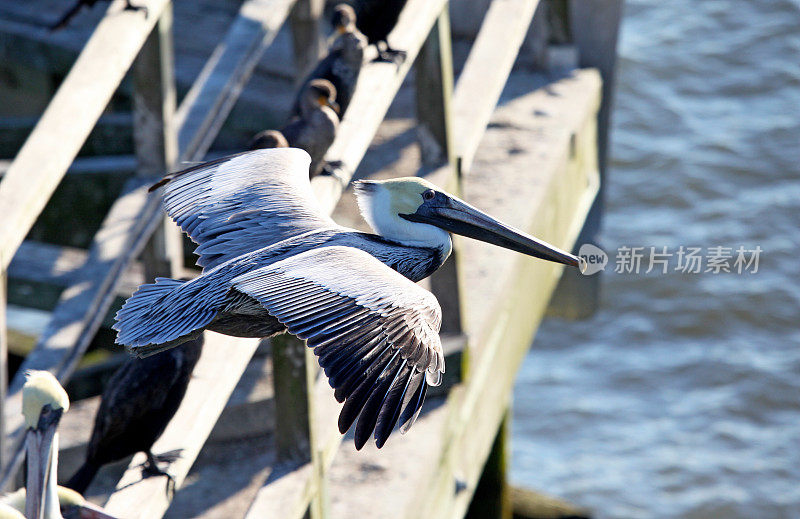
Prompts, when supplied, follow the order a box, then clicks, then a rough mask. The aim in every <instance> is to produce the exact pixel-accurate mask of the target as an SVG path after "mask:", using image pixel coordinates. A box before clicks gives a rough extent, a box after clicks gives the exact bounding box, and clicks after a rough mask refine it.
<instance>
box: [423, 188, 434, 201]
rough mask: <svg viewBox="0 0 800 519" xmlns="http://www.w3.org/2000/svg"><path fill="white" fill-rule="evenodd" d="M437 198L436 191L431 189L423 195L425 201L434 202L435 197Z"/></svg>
mask: <svg viewBox="0 0 800 519" xmlns="http://www.w3.org/2000/svg"><path fill="white" fill-rule="evenodd" d="M435 196H436V191H434V190H433V189H429V190H427V191H425V192H424V193H422V199H423V200H433V197H435Z"/></svg>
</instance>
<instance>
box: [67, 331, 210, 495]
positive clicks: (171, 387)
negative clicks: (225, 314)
mask: <svg viewBox="0 0 800 519" xmlns="http://www.w3.org/2000/svg"><path fill="white" fill-rule="evenodd" d="M202 349H203V337H202V335H201V336H200V337H199V338H197V339H194V340H191V341H189V342H186V343H184V344H183V345H181V346H179V347H177V348H173V349H171V350H169V351H165V352H162V353H159V354H158V355H153V356H152V357H148V358H146V359H139V358H135V357H131V358H129V359H128V360H126V361H125V363H124V364H123V365H122V366H121V367H120V368H119V369H118V370H117V371H116V372H115V373H114V374H113V375H112V376H111V379H110V380H109V381H108V385H107V386H106V389H105V391H104V392H103V399H102V402H101V403H100V409H98V411H97V416H95V419H94V430H93V431H92V439H91V440H90V441H89V446H88V448H87V451H86V461H85V462H84V463H83V466H81V468H80V469H78V471H77V472H76V473H75V475H73V476H72V478H70V480H69V481H68V482H67V483H66V485H65V486H67V487H69V488H72V489H74V490H77V491H78V492H80V493H84V492H85V491H86V488H87V487H88V486H89V484H90V483H91V482H92V479H94V476H95V474H97V471H98V470H99V469H100V467H102V466H103V465H105V464H107V463H111V462H114V461H118V460H121V459H123V458H126V457H128V456H131V455H133V454H135V453H137V452H140V451H142V452H144V453H146V454H147V462H146V463H145V465H144V468H143V470H142V472H143V474H144V475H145V476H153V475H165V476H167V477H169V478H170V481H171V476H169V474H168V473H166V472H165V471H163V470H162V469H160V468H159V467H158V465H157V462H158V461H163V462H170V461H174V460H175V458H176V456H177V454H176V453H166V454H162V455H153V453H152V452H150V449H151V448H152V446H153V443H155V441H156V440H157V439H158V437H159V436H161V433H163V432H164V429H165V428H166V427H167V424H168V423H169V421H170V420H172V417H173V416H174V415H175V412H176V411H177V410H178V407H179V406H180V403H181V401H182V400H183V395H184V394H185V393H186V386H188V385H189V379H190V378H191V376H192V371H193V370H194V366H195V364H197V360H198V359H199V358H200V352H201V351H202Z"/></svg>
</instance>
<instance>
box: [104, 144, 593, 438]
mask: <svg viewBox="0 0 800 519" xmlns="http://www.w3.org/2000/svg"><path fill="white" fill-rule="evenodd" d="M309 162H310V159H309V156H308V154H307V153H305V152H304V151H302V150H298V149H294V148H276V149H268V150H257V151H251V152H245V153H242V154H239V155H234V156H231V157H226V158H222V159H219V160H215V161H211V162H208V163H205V164H201V165H197V166H194V167H191V168H189V169H186V170H184V171H180V172H178V173H173V174H170V175H167V176H166V177H165V178H164V179H163V180H161V181H160V182H159V183H157V184H156V185H154V186H153V188H151V189H155V188H157V187H161V186H163V187H164V205H165V207H166V210H167V213H168V214H169V215H170V216H171V217H172V218H173V219H174V220H175V221H176V222H177V223H178V225H179V226H180V227H181V228H182V229H183V230H184V231H185V232H186V233H187V234H188V235H189V236H190V237H191V238H192V239H193V240H194V241H195V242H196V243H197V244H198V247H197V249H196V253H197V254H198V255H199V256H200V259H199V261H198V264H199V265H201V266H202V267H203V268H204V270H203V273H202V275H200V276H199V277H197V278H195V279H193V280H191V281H188V282H182V281H176V280H173V279H166V278H159V279H157V280H156V283H154V284H149V285H143V286H142V287H140V288H139V290H138V291H137V292H136V293H135V294H134V295H133V296H132V297H131V298H130V299H128V301H127V302H126V303H125V305H124V306H123V307H122V309H121V310H120V311H119V312H118V313H117V322H116V324H115V325H114V328H115V329H116V330H117V331H118V335H117V342H118V343H119V344H123V345H125V346H126V347H127V348H128V349H129V350H131V351H132V352H133V353H135V354H137V355H139V356H146V355H151V354H153V353H156V352H159V351H162V350H165V349H167V348H171V347H173V346H175V345H177V344H180V343H182V342H185V341H187V340H190V339H192V338H194V337H197V336H198V335H199V334H200V333H201V332H202V331H203V330H206V329H207V330H212V331H216V332H220V333H224V334H228V335H233V336H238V337H267V336H271V335H275V334H278V333H282V332H286V331H288V332H289V333H291V334H294V335H296V336H298V337H300V338H301V339H305V340H306V341H308V346H309V347H312V348H314V353H315V354H316V355H317V356H318V357H319V363H320V366H321V367H322V368H323V370H324V371H325V374H326V375H327V376H328V379H329V382H330V384H331V386H332V387H333V388H334V389H335V396H336V399H337V400H338V401H339V402H344V406H343V408H342V411H341V413H340V415H339V429H340V431H341V432H342V433H344V432H346V431H347V430H348V429H349V428H350V426H351V425H352V424H353V423H354V422H355V420H356V418H359V416H360V418H359V419H358V424H357V425H356V428H355V444H356V447H357V448H361V447H362V446H363V445H364V444H365V443H366V441H367V440H368V439H369V436H370V435H372V434H373V431H374V436H375V440H376V444H377V445H378V447H380V446H382V445H383V444H384V442H385V441H386V439H387V438H388V436H389V434H390V433H391V431H392V430H393V429H394V427H395V425H397V424H398V423H399V424H400V425H401V430H402V431H405V430H407V429H408V427H410V426H411V424H413V422H414V420H415V419H416V416H417V415H418V413H419V410H420V408H421V406H422V402H423V399H424V398H425V393H426V390H427V386H428V385H429V384H430V385H437V384H439V383H440V380H441V374H442V373H443V372H444V368H445V367H444V355H443V354H442V346H441V343H440V340H439V334H438V332H439V327H440V325H441V309H440V308H439V304H438V302H437V301H436V298H435V297H434V296H433V294H431V293H430V292H428V291H426V290H424V289H423V288H421V287H420V286H418V285H416V284H415V282H416V281H419V280H421V279H423V278H425V277H427V276H429V275H430V274H431V273H433V272H434V271H435V270H436V269H438V268H439V267H440V266H441V265H442V264H443V263H444V261H445V259H446V258H447V256H448V255H449V254H450V251H451V248H452V243H451V239H450V233H455V234H460V235H463V236H468V237H472V238H475V239H478V240H482V241H485V242H488V243H493V244H495V245H499V246H501V247H505V248H507V249H512V250H515V251H518V252H521V253H523V254H528V255H531V256H535V257H538V258H542V259H546V260H549V261H555V262H558V263H562V264H566V265H571V266H574V267H578V266H580V265H581V261H582V260H581V259H580V258H578V257H576V256H573V255H571V254H569V253H567V252H564V251H562V250H559V249H557V248H555V247H553V246H552V245H548V244H547V243H544V242H542V241H540V240H537V239H536V238H533V237H531V236H528V235H527V234H525V233H523V232H521V231H518V230H516V229H513V228H511V227H509V226H507V225H505V224H503V223H501V222H498V221H497V220H495V219H494V218H492V217H491V216H489V215H487V214H485V213H483V212H481V211H479V210H478V209H476V208H474V207H472V206H470V205H468V204H467V203H466V202H464V201H462V200H459V199H458V198H456V197H454V196H452V195H449V194H447V193H445V192H444V191H441V190H439V189H438V188H437V187H436V186H434V185H433V184H431V183H429V182H427V181H425V180H422V179H420V178H400V179H394V180H386V181H360V182H358V183H356V184H355V188H356V194H357V197H358V203H359V207H360V209H361V213H362V214H363V216H364V217H365V218H366V220H367V222H368V223H369V224H370V225H371V226H372V228H373V230H374V231H375V234H371V233H364V232H359V231H356V230H353V229H348V228H345V227H342V226H339V225H337V224H336V223H335V222H334V221H333V220H331V219H330V218H329V217H328V216H326V215H324V214H323V213H322V212H321V211H320V210H319V209H318V205H317V200H316V199H315V197H314V194H313V192H312V189H311V185H310V183H309V181H308V166H309Z"/></svg>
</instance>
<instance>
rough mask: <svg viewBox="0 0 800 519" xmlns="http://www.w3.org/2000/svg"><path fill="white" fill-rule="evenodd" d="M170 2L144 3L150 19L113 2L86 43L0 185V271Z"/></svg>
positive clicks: (151, 0) (118, 1)
mask: <svg viewBox="0 0 800 519" xmlns="http://www.w3.org/2000/svg"><path fill="white" fill-rule="evenodd" d="M168 3H169V0H143V1H142V2H141V5H144V6H146V7H147V9H148V12H149V13H150V14H149V16H147V17H144V16H142V15H141V13H136V12H132V11H123V5H124V2H123V1H122V0H117V1H116V2H114V4H113V6H112V7H111V8H110V13H111V15H109V16H106V17H104V18H103V20H102V21H101V22H100V24H99V25H98V26H97V29H96V30H95V31H94V34H93V35H92V37H91V38H90V39H89V41H88V42H87V43H86V47H85V48H84V50H83V52H81V55H80V56H79V57H78V60H77V61H76V62H75V65H74V66H73V67H72V70H71V71H70V73H69V75H67V77H66V79H64V82H63V83H62V85H61V87H60V88H59V89H58V92H56V95H55V97H54V98H53V100H52V101H51V102H50V104H49V105H48V107H47V110H46V111H45V113H44V114H43V115H42V118H41V119H40V120H39V123H38V124H37V125H36V128H34V130H33V133H31V135H30V137H29V138H28V139H27V140H26V141H25V145H24V146H23V147H22V149H21V150H20V151H19V153H18V154H17V157H16V158H15V160H14V162H13V163H12V164H11V166H10V167H9V169H8V171H7V172H6V174H5V175H4V177H3V180H2V181H1V182H0V207H2V208H3V211H4V218H3V219H2V220H0V249H2V251H3V254H2V255H0V261H2V263H0V268H3V269H5V268H7V267H8V264H9V263H10V262H11V257H12V256H13V255H14V252H15V251H16V250H17V247H19V244H20V243H22V240H24V239H25V235H27V234H28V231H29V230H30V228H31V226H32V225H33V223H34V221H35V220H36V217H37V216H38V215H39V213H40V212H41V210H42V208H43V207H44V205H45V204H46V203H47V200H48V199H49V198H50V195H52V193H53V191H54V190H55V188H56V186H57V185H58V183H59V182H60V180H61V178H62V177H63V176H64V173H65V172H66V171H67V168H69V165H70V163H71V162H72V160H73V159H74V158H75V155H77V153H78V150H79V149H80V147H81V145H83V143H84V141H85V140H86V137H87V136H88V135H89V132H90V131H91V129H92V128H93V127H94V125H95V123H96V122H97V120H98V119H99V117H100V114H101V113H102V112H103V110H104V109H105V107H106V105H107V104H108V101H109V99H111V95H112V94H113V93H114V91H115V90H116V88H117V86H119V84H120V82H121V81H122V78H123V77H124V75H125V73H126V72H127V71H128V69H129V68H130V66H131V63H133V60H134V58H135V57H136V55H137V54H138V52H139V49H140V48H141V47H142V44H143V43H144V40H145V38H146V37H147V35H148V34H150V32H151V31H152V29H153V27H154V26H155V23H156V20H157V19H158V17H159V16H160V15H161V11H163V9H164V7H165V6H166V5H167V4H168Z"/></svg>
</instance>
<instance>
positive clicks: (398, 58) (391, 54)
mask: <svg viewBox="0 0 800 519" xmlns="http://www.w3.org/2000/svg"><path fill="white" fill-rule="evenodd" d="M407 55H408V53H407V52H406V51H404V50H397V49H385V50H378V57H377V58H375V59H374V60H372V61H373V62H375V63H394V64H395V65H396V66H397V68H398V69H399V68H400V67H401V66H402V65H403V63H405V61H406V56H407Z"/></svg>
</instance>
